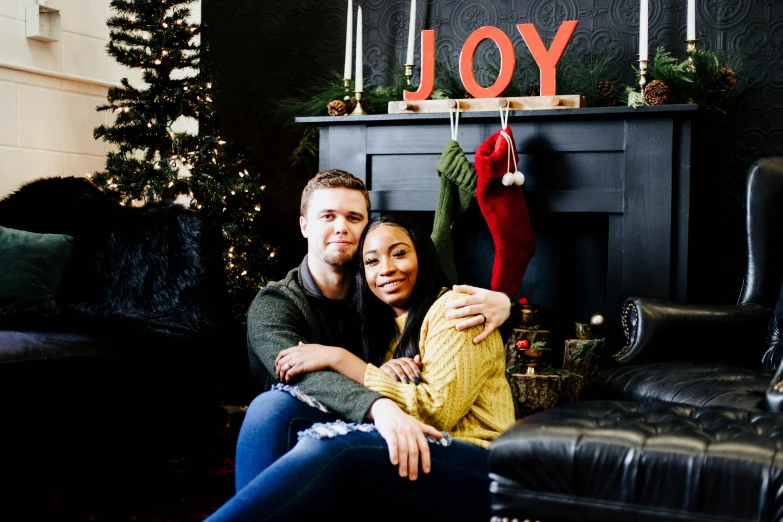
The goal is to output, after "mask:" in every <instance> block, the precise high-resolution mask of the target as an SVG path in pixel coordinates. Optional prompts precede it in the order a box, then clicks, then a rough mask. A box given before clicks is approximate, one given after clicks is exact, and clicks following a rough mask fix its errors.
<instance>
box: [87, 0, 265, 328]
mask: <svg viewBox="0 0 783 522" xmlns="http://www.w3.org/2000/svg"><path fill="white" fill-rule="evenodd" d="M193 2H194V0H112V1H111V7H112V8H113V9H114V10H115V12H116V15H114V16H112V17H110V18H109V19H108V21H107V25H108V27H109V29H110V33H109V37H110V40H109V43H108V44H107V47H106V49H107V52H108V53H109V55H111V56H112V57H113V58H114V59H115V60H116V61H117V62H118V63H120V64H122V65H124V66H126V67H128V68H131V69H140V70H141V71H142V78H143V81H144V85H143V87H138V88H137V87H134V86H132V85H131V84H130V82H129V81H128V79H127V78H123V79H122V81H121V87H112V88H110V89H109V92H108V97H107V103H106V104H104V105H101V106H99V107H98V111H102V112H112V113H114V116H115V119H114V122H113V123H112V124H109V125H101V126H99V127H97V128H96V129H95V131H94V135H95V138H96V139H97V138H101V139H103V140H104V141H106V142H108V143H111V144H112V145H113V146H114V147H115V149H116V150H114V151H111V152H109V153H108V155H107V159H106V169H105V170H104V171H103V172H97V173H95V174H94V175H92V176H91V179H92V181H93V183H94V184H95V185H96V186H97V187H98V188H100V189H102V190H104V191H105V192H106V193H107V194H109V195H110V196H112V197H113V198H114V199H115V200H117V201H119V202H120V204H123V205H131V204H143V203H144V202H147V201H157V200H173V199H175V198H176V197H177V196H179V195H186V196H188V197H189V198H190V208H191V210H193V211H195V212H197V213H198V214H199V215H201V217H203V218H204V219H205V220H207V221H209V222H212V223H214V224H216V225H218V226H219V227H220V229H221V230H222V233H223V238H224V248H223V255H224V263H225V268H226V279H227V283H228V293H229V295H230V298H231V306H232V312H233V316H234V318H235V319H237V320H238V321H244V317H245V313H246V311H247V307H248V305H249V303H250V301H251V300H252V298H253V296H254V295H255V294H256V293H257V292H258V290H259V289H260V288H262V287H263V286H264V285H265V284H266V281H267V279H266V277H265V276H264V270H265V268H268V266H269V264H270V263H272V262H273V259H274V257H275V256H276V251H275V249H274V248H273V247H271V246H270V245H268V244H267V243H265V242H264V241H263V239H262V235H261V230H260V225H261V223H260V222H259V221H258V220H257V217H258V215H259V214H258V213H259V212H260V211H261V201H262V199H263V191H264V188H265V187H264V186H263V185H262V184H261V182H260V180H259V178H258V176H257V175H255V174H251V173H249V172H248V171H247V170H245V169H244V168H243V167H242V165H243V163H244V161H245V160H244V157H243V154H242V151H237V150H235V147H233V146H232V145H231V144H230V143H227V142H226V141H225V140H223V139H221V137H220V135H219V121H218V116H217V114H216V112H215V109H214V106H213V97H214V96H216V95H217V93H216V92H215V91H214V89H213V86H212V77H213V71H211V70H210V68H209V67H206V66H205V64H203V63H201V60H200V48H199V43H198V41H197V40H196V37H197V36H199V34H200V33H201V27H200V25H199V24H194V23H191V22H189V21H188V18H189V16H190V10H189V9H188V8H187V6H188V5H189V4H191V3H193ZM181 118H192V119H195V120H197V121H198V125H199V130H198V134H192V133H190V132H186V131H178V130H176V129H175V127H176V126H177V125H178V120H181Z"/></svg>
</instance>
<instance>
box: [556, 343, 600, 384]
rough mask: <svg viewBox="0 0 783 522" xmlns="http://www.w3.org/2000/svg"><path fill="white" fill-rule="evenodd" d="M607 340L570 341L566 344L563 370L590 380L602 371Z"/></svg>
mask: <svg viewBox="0 0 783 522" xmlns="http://www.w3.org/2000/svg"><path fill="white" fill-rule="evenodd" d="M605 347H606V339H590V340H580V339H568V340H566V342H565V354H564V355H563V368H564V369H566V370H568V371H571V372H574V373H577V374H579V375H581V376H582V377H584V378H585V380H586V379H589V378H590V377H592V376H593V375H595V374H596V373H598V371H599V370H600V368H599V366H600V364H601V355H602V354H603V352H604V348H605Z"/></svg>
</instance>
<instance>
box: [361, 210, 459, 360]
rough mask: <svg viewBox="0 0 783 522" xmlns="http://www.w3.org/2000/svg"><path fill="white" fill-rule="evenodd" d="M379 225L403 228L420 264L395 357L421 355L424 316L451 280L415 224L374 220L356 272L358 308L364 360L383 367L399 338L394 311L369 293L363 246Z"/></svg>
mask: <svg viewBox="0 0 783 522" xmlns="http://www.w3.org/2000/svg"><path fill="white" fill-rule="evenodd" d="M380 225H390V226H394V227H398V228H401V229H402V230H404V231H405V233H406V234H408V237H410V238H411V241H413V248H415V249H416V254H417V257H418V260H419V272H418V276H417V277H416V285H415V286H414V288H413V292H411V296H410V298H409V300H408V318H407V320H406V321H405V327H404V328H403V330H402V334H401V335H400V340H399V343H398V344H397V347H396V349H395V351H394V357H395V358H397V357H411V358H412V357H414V356H415V355H418V354H419V332H420V331H421V325H422V323H423V322H424V316H425V315H427V311H428V310H429V309H430V307H431V306H432V304H433V303H434V302H435V301H436V300H437V299H438V296H439V295H440V292H441V290H442V289H443V287H448V286H449V285H448V280H447V279H446V276H445V275H444V273H443V270H442V269H441V268H440V263H439V262H438V254H437V252H436V250H435V245H434V244H433V243H432V239H430V236H429V235H427V234H424V233H423V232H422V231H421V230H419V229H418V227H416V226H415V225H414V224H413V223H411V222H410V221H409V220H407V219H406V218H404V217H402V216H395V215H394V214H387V215H383V216H380V217H376V218H373V219H372V220H371V221H370V223H369V224H368V225H367V228H366V229H365V230H364V233H363V234H362V238H361V241H360V242H359V256H360V259H361V260H362V262H361V266H360V267H359V270H358V271H357V275H356V278H357V284H356V286H357V288H358V289H359V291H358V292H357V295H358V299H357V306H358V312H359V321H360V324H361V325H362V326H361V328H362V350H363V355H364V360H365V361H367V362H369V363H373V364H375V365H380V364H381V362H382V361H383V358H384V356H385V355H386V353H387V352H388V350H389V346H390V344H391V342H392V341H393V340H394V338H395V336H396V335H397V325H396V324H395V322H394V311H393V310H392V308H391V307H390V306H389V305H387V304H386V303H384V302H382V301H381V300H380V299H378V298H377V297H375V295H374V294H373V293H372V292H371V291H370V287H369V285H368V284H367V279H366V277H365V275H364V256H363V255H362V253H363V252H364V242H365V240H366V239H367V234H369V233H370V231H372V230H373V229H375V228H377V227H379V226H380Z"/></svg>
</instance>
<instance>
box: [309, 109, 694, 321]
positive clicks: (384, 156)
mask: <svg viewBox="0 0 783 522" xmlns="http://www.w3.org/2000/svg"><path fill="white" fill-rule="evenodd" d="M696 108H697V107H696V106H695V105H666V106H655V107H640V108H631V107H612V108H583V109H553V110H542V111H529V112H513V113H511V115H510V117H509V126H510V127H511V129H512V131H513V133H514V137H515V140H516V143H517V149H518V151H519V155H520V165H519V168H520V170H521V171H522V172H523V173H524V174H525V177H526V181H525V185H524V188H525V199H526V201H527V203H528V207H529V208H530V212H531V216H534V215H539V216H540V215H542V214H545V213H587V214H601V215H605V216H606V217H607V222H608V231H607V234H608V249H607V252H606V265H607V266H606V294H605V296H604V297H605V299H603V298H602V300H601V301H602V303H603V304H604V305H605V306H606V310H607V313H608V314H610V316H612V318H613V319H614V318H616V317H618V315H616V314H617V312H619V306H620V303H621V302H622V300H623V299H624V298H625V297H628V296H631V295H634V296H645V297H652V298H659V299H672V300H677V301H685V299H686V297H687V296H686V288H687V276H688V274H687V266H688V212H689V204H690V163H691V120H692V118H693V117H694V115H695V114H696ZM296 121H297V122H298V123H303V124H311V125H317V126H319V127H320V149H319V154H320V158H319V163H320V169H321V170H326V169H331V168H339V169H343V170H347V171H349V172H351V173H353V174H354V175H356V176H357V177H359V178H361V179H362V180H364V181H365V183H367V186H368V188H369V189H370V197H371V201H372V205H373V210H377V211H432V210H434V209H435V202H436V200H437V194H438V187H439V178H438V174H437V172H436V170H435V165H436V163H437V161H438V158H439V157H440V153H441V152H442V150H443V147H444V145H445V144H446V142H447V141H448V140H449V139H450V138H451V134H450V126H449V115H448V114H393V115H392V114H383V115H371V116H341V117H308V118H297V120H296ZM499 127H500V117H499V114H498V113H465V114H462V115H460V120H459V135H458V142H459V144H460V145H461V146H462V149H463V150H464V151H465V152H466V153H467V156H468V159H469V160H471V161H472V159H473V151H475V150H476V148H477V147H478V146H479V145H480V144H481V142H482V141H483V140H485V139H486V138H487V137H489V136H490V135H492V134H493V133H494V132H495V131H497V130H498V129H499Z"/></svg>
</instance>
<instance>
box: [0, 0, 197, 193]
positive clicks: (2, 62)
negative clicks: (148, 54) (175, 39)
mask: <svg viewBox="0 0 783 522" xmlns="http://www.w3.org/2000/svg"><path fill="white" fill-rule="evenodd" d="M35 3H36V2H35V0H0V198H2V197H3V196H5V195H6V194H8V193H9V192H12V191H14V190H16V189H17V188H18V187H19V186H20V185H21V184H22V183H25V182H27V181H31V180H33V179H37V178H40V177H47V176H84V175H86V174H87V173H91V172H94V171H97V170H102V169H103V167H104V163H105V155H106V151H107V145H106V144H105V143H104V142H103V141H96V140H94V139H93V137H92V131H93V129H94V128H95V127H97V126H98V125H100V124H101V123H104V122H108V121H109V119H110V118H111V117H112V114H110V113H99V112H97V111H96V110H95V107H96V106H98V105H100V104H102V103H104V102H105V101H106V92H107V89H108V86H109V85H114V84H118V83H119V80H120V78H122V77H128V78H129V79H130V81H131V83H132V84H135V85H139V86H140V74H139V72H138V71H134V70H130V69H126V68H124V67H122V66H121V65H119V64H117V63H116V62H114V61H113V59H112V58H111V57H110V56H109V55H108V54H106V51H105V46H106V43H107V41H108V28H107V27H106V18H107V17H108V16H109V14H110V9H109V0H49V2H48V3H47V5H48V6H49V7H53V8H55V9H60V13H61V15H62V38H61V40H60V41H59V42H52V43H45V42H40V41H37V40H32V39H29V38H26V37H25V7H26V6H27V5H33V4H35ZM191 11H192V12H193V17H194V18H195V19H197V20H199V19H200V18H201V13H200V3H195V4H193V5H192V6H191Z"/></svg>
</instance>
